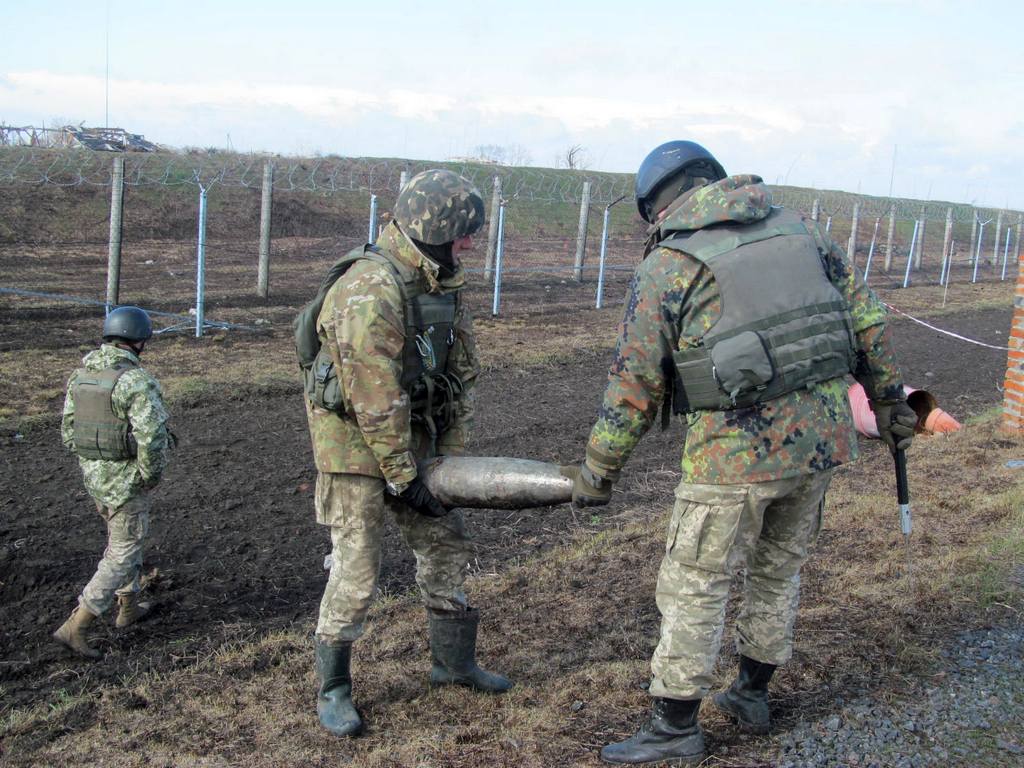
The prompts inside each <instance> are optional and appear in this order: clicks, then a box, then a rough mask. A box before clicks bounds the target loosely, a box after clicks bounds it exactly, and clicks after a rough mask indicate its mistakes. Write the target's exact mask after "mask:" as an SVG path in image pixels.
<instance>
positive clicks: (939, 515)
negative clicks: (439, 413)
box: [0, 416, 1024, 767]
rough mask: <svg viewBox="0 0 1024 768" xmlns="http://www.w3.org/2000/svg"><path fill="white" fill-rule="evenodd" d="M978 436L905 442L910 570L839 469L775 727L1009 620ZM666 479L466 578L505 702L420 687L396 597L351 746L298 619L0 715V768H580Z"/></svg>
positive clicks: (1007, 530) (1011, 511)
mask: <svg viewBox="0 0 1024 768" xmlns="http://www.w3.org/2000/svg"><path fill="white" fill-rule="evenodd" d="M996 424H997V421H996V419H995V418H993V417H991V416H990V417H988V418H987V419H986V420H984V421H981V422H978V423H973V424H972V425H971V426H970V427H969V428H967V429H965V430H963V431H961V432H959V433H955V434H952V435H949V436H946V437H937V438H931V439H921V440H918V441H917V442H916V443H915V445H914V448H913V450H912V453H911V461H910V481H911V492H912V504H913V512H914V525H915V528H914V534H913V539H912V556H913V559H912V564H911V566H910V567H909V568H908V565H907V561H906V553H905V550H904V547H903V542H902V537H901V535H900V533H899V528H898V516H897V510H896V502H895V493H894V491H893V488H892V486H893V481H892V480H891V478H892V470H891V459H890V457H889V455H888V454H887V453H886V452H885V451H884V450H881V449H880V448H879V447H878V446H874V445H872V446H871V447H870V448H869V450H868V451H867V455H866V456H865V457H864V458H863V459H862V460H861V461H860V462H858V463H857V464H854V465H851V466H850V467H848V468H844V469H842V470H841V471H840V472H839V473H838V474H837V476H836V479H835V482H834V483H833V487H832V489H831V490H830V492H829V496H828V509H827V520H826V528H825V531H824V533H823V535H822V538H821V541H820V542H819V551H818V553H817V554H816V556H815V557H814V558H812V560H811V562H810V563H809V564H808V566H807V568H806V569H805V572H804V579H803V598H802V602H803V607H802V610H801V615H800V620H799V624H798V630H797V648H796V653H795V656H794V659H793V661H792V662H791V663H790V664H788V665H787V666H785V667H784V668H783V669H782V670H781V671H780V673H779V675H778V676H777V683H776V684H773V687H774V693H775V696H774V700H775V707H776V716H777V717H776V721H777V723H778V727H779V729H780V730H786V729H787V728H788V727H789V726H790V725H791V724H792V723H793V722H794V721H796V720H797V719H799V718H807V717H813V716H815V715H817V714H821V713H823V712H826V711H830V710H831V708H832V707H833V702H834V699H835V697H836V696H839V695H844V693H845V692H847V691H849V692H856V691H860V690H864V689H865V688H866V687H870V688H871V689H873V690H875V691H877V692H878V695H880V696H885V695H887V694H886V692H887V691H892V692H896V691H898V690H899V688H900V686H901V681H902V680H903V679H904V678H906V677H907V676H910V675H913V674H915V673H919V672H920V671H921V670H922V669H923V668H927V667H928V666H930V665H931V664H932V663H933V662H934V660H935V650H936V649H937V648H938V647H940V646H941V643H942V639H943V638H944V637H946V636H948V634H949V633H950V632H951V631H953V630H954V629H955V628H962V627H965V626H970V625H972V624H977V623H982V622H986V621H990V620H994V619H996V618H997V617H998V616H1000V615H1004V614H1008V613H1010V612H1013V611H1019V610H1020V608H1021V607H1022V604H1024V600H1022V592H1021V585H1020V583H1019V581H1015V574H1018V573H1019V571H1020V568H1021V563H1022V555H1024V553H1022V548H1024V545H1022V543H1021V542H1022V540H1024V537H1022V532H1024V530H1022V529H1024V513H1022V499H1024V476H1022V475H1021V471H1020V470H1011V469H1008V468H1007V467H1006V466H1005V465H1006V461H1007V460H1008V459H1010V458H1016V457H1019V456H1020V453H1021V449H1022V448H1024V439H1021V438H1019V437H1010V436H1007V435H1004V434H1002V433H1000V432H999V431H998V429H997V426H996ZM965 473H968V474H969V476H970V482H964V476H965ZM677 479H678V475H677V474H676V473H675V472H673V471H670V470H657V471H654V470H652V471H649V472H646V473H638V474H637V475H636V476H634V475H631V474H630V473H629V472H628V471H627V473H626V476H625V477H624V478H623V487H624V488H627V489H628V490H629V491H630V498H631V499H636V498H640V499H641V500H642V503H640V504H632V505H630V506H627V507H623V506H622V505H612V506H611V507H610V508H608V509H607V511H602V512H601V514H602V515H604V516H605V519H606V520H607V521H608V522H611V523H613V525H612V526H611V527H609V528H607V529H605V530H603V531H602V532H600V533H597V534H594V533H592V532H586V533H584V532H582V531H580V532H576V533H571V532H570V533H568V534H566V538H565V540H564V543H563V544H562V545H561V546H559V547H557V548H555V549H552V550H549V551H547V552H546V553H544V554H542V555H538V556H537V557H536V558H535V559H532V560H530V561H528V562H524V563H521V564H520V565H518V566H515V567H512V568H510V569H509V570H508V571H507V572H504V573H500V574H493V573H491V574H478V575H476V576H473V577H471V579H470V583H469V584H468V589H469V592H470V593H471V594H472V595H473V598H474V602H475V603H476V604H478V605H480V606H482V607H483V609H484V620H483V623H482V628H481V640H480V656H481V660H482V663H484V664H485V665H487V666H489V667H492V668H494V669H497V670H500V671H504V672H507V673H509V674H511V675H512V676H513V677H514V678H515V680H516V682H517V686H516V688H515V689H514V690H513V691H512V692H511V693H510V694H509V695H507V696H504V697H487V696H481V695H478V694H474V693H472V692H469V691H466V690H461V689H459V690H455V689H448V690H438V691H431V690H429V689H428V688H427V687H426V684H425V681H426V678H427V672H428V669H429V651H428V647H427V633H426V622H425V619H424V616H423V610H422V608H421V607H420V605H419V601H418V599H417V597H416V595H414V594H407V595H396V596H391V597H390V598H389V599H388V600H384V601H380V602H378V603H377V604H376V605H375V607H374V609H373V611H372V615H371V621H370V623H369V627H368V631H367V633H366V635H365V637H364V638H363V639H362V640H361V641H360V642H359V643H358V644H357V645H356V649H355V658H354V664H353V670H354V676H355V680H356V688H355V690H356V694H355V695H356V701H357V704H358V705H359V706H360V708H361V709H362V711H363V714H364V716H365V719H366V722H367V724H368V732H367V734H366V735H365V736H364V737H362V738H360V739H357V740H337V739H333V738H331V737H330V736H329V735H328V734H326V732H325V731H323V730H322V729H321V728H320V727H319V725H318V724H317V722H316V716H315V712H314V690H315V682H314V679H313V670H312V650H311V646H310V641H309V633H310V631H311V628H312V626H311V623H306V624H304V625H302V626H296V627H295V628H294V629H292V630H288V631H284V632H271V633H266V634H260V633H259V632H258V631H255V630H252V631H243V630H241V629H240V630H239V633H238V636H237V641H236V642H232V643H230V644H228V645H225V646H223V647H221V648H220V649H219V650H218V651H216V652H215V653H212V654H210V655H208V656H205V657H202V658H195V659H191V660H182V663H181V665H180V666H179V667H178V668H177V669H174V670H172V671H169V672H166V673H162V674H154V673H149V672H147V671H145V670H139V672H138V673H137V674H135V675H131V676H129V677H127V678H125V679H124V680H122V681H120V682H119V683H116V684H110V685H108V686H107V687H106V688H104V689H103V690H100V691H94V692H93V693H91V694H84V695H83V696H81V697H78V698H77V699H76V700H75V701H74V702H63V703H62V702H60V701H57V702H55V704H56V706H55V707H49V706H37V707H35V708H33V709H30V710H26V711H9V712H6V713H5V714H4V718H5V719H4V722H3V726H2V730H0V740H2V743H3V744H4V749H5V756H6V758H7V760H8V761H9V764H10V765H30V764H51V763H57V762H67V761H69V760H74V761H78V762H79V763H81V764H102V765H125V766H128V765H140V766H141V765H175V766H176V765H236V764H245V765H253V766H285V765H314V766H319V765H337V764H339V763H344V764H347V765H353V766H361V767H369V766H374V767H376V766H474V767H475V766H504V765H508V766H512V765H515V766H551V765H594V766H596V765H598V764H599V761H598V758H597V749H598V747H599V746H600V745H602V744H604V743H606V742H608V741H610V740H613V739H617V738H620V737H622V736H623V735H625V734H628V733H629V732H631V730H632V728H633V727H634V726H635V724H636V723H637V721H638V720H639V718H640V717H641V714H642V711H643V710H644V709H645V707H646V706H647V695H646V693H645V691H644V690H643V689H642V687H641V686H642V684H643V683H645V682H646V680H647V678H648V675H649V672H648V666H647V664H648V659H649V656H650V653H651V651H652V649H653V647H654V644H655V642H656V639H657V628H658V622H659V618H658V615H657V612H656V609H655V607H654V601H653V592H654V581H655V578H656V571H657V567H658V563H659V561H660V558H661V554H662V551H663V548H664V542H663V537H664V528H665V524H666V519H667V514H668V510H669V507H670V503H671V489H672V486H673V485H674V483H675V482H676V481H677ZM648 500H650V503H647V502H648ZM734 609H735V606H734V605H731V607H730V616H731V615H732V614H733V612H734ZM311 621H312V617H311V618H310V622H311ZM730 640H731V638H730V637H728V636H727V638H726V642H725V643H724V645H723V658H722V661H721V664H720V666H719V669H718V679H719V682H721V683H723V684H724V683H725V682H726V681H727V679H728V677H729V676H730V675H731V672H732V667H733V664H734V659H733V655H732V651H731V642H730ZM704 723H705V726H706V727H707V729H708V733H709V735H708V743H709V747H710V749H711V751H712V753H713V754H718V755H719V757H720V759H722V760H725V761H726V762H725V763H724V764H733V765H741V764H742V765H749V764H751V762H752V761H755V764H761V762H768V761H770V760H771V759H772V757H771V756H772V754H773V742H772V741H771V739H762V740H754V741H748V740H745V739H743V738H742V737H741V736H739V735H738V734H737V732H736V731H735V730H734V729H733V728H732V727H730V726H727V725H726V723H725V722H724V720H723V719H722V718H721V717H720V716H718V715H716V714H714V713H710V712H709V713H707V714H706V715H705V716H704ZM726 747H727V748H728V757H727V758H726V757H725V755H724V754H722V752H723V749H724V748H726ZM716 759H719V758H716ZM736 761H739V762H736ZM756 761H760V762H756Z"/></svg>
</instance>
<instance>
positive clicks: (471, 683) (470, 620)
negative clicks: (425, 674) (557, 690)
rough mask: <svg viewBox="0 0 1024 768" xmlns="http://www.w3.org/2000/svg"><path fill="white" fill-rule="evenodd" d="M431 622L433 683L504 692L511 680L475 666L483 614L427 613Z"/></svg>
mask: <svg viewBox="0 0 1024 768" xmlns="http://www.w3.org/2000/svg"><path fill="white" fill-rule="evenodd" d="M427 616H428V617H429V619H430V652H431V656H432V657H433V661H434V665H433V667H432V668H431V670H430V684H431V685H432V686H438V685H464V686H466V687H467V688H472V689H474V690H477V691H482V692H484V693H504V692H505V691H507V690H508V689H509V688H511V687H512V681H511V680H509V679H508V678H507V677H503V676H502V675H495V674H492V673H490V672H485V671H484V670H482V669H480V667H478V666H477V665H476V630H477V626H478V625H479V623H480V612H479V611H478V610H476V609H475V608H467V609H466V610H464V611H431V610H428V611H427Z"/></svg>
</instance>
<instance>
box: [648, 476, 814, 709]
mask: <svg viewBox="0 0 1024 768" xmlns="http://www.w3.org/2000/svg"><path fill="white" fill-rule="evenodd" d="M831 479H832V471H831V470H829V471H826V472H818V473H815V474H809V475H802V476H800V477H794V478H788V479H786V480H773V481H770V482H765V483H751V484H742V485H699V484H688V483H681V484H680V485H679V487H678V488H676V503H675V507H674V508H673V510H672V519H671V522H670V523H669V531H668V541H667V543H666V546H665V556H664V558H663V559H662V562H661V570H660V571H659V573H658V586H657V603H658V609H659V610H660V611H661V617H662V619H661V639H660V641H659V643H658V647H657V649H656V650H655V651H654V657H653V658H652V659H651V671H652V673H653V680H652V682H651V687H650V693H651V695H653V696H660V697H665V698H671V699H697V698H703V697H704V696H706V695H707V693H708V691H709V689H710V688H711V686H712V684H713V680H712V671H713V669H714V666H715V661H716V659H717V658H718V650H719V647H720V646H721V643H722V631H723V628H724V624H725V605H726V601H727V600H728V597H729V586H730V583H731V581H732V576H733V574H734V573H735V572H736V571H737V570H738V569H740V568H742V567H743V566H744V565H746V573H745V578H744V581H743V607H742V609H741V611H740V614H739V616H738V617H737V619H736V638H737V639H736V647H737V650H738V651H739V652H740V653H741V654H743V655H744V656H748V657H750V658H752V659H755V660H757V661H760V662H764V663H767V664H782V663H783V662H785V661H787V660H788V659H789V657H790V656H791V655H792V650H793V626H794V623H795V621H796V612H797V606H798V603H799V597H800V568H801V566H802V565H803V564H804V562H805V561H806V560H807V556H808V554H809V551H810V549H811V548H812V547H813V546H814V544H815V543H816V541H817V538H818V533H819V532H820V530H821V521H822V513H823V509H824V503H825V491H826V490H827V489H828V484H829V482H830V481H831Z"/></svg>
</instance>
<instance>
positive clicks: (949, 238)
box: [939, 207, 953, 285]
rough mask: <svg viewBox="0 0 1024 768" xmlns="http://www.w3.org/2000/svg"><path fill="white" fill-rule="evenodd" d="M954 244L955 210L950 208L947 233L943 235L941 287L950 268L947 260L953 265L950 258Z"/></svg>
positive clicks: (947, 214)
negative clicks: (951, 246)
mask: <svg viewBox="0 0 1024 768" xmlns="http://www.w3.org/2000/svg"><path fill="white" fill-rule="evenodd" d="M952 243H953V209H952V207H950V208H947V209H946V231H945V232H944V233H943V235H942V270H941V273H940V275H939V284H940V285H941V284H942V281H943V279H944V276H945V272H946V270H947V269H948V268H949V267H948V266H947V265H946V260H947V258H948V259H949V264H950V265H952V258H950V257H951V256H952V254H951V253H950V245H952Z"/></svg>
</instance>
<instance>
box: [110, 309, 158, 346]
mask: <svg viewBox="0 0 1024 768" xmlns="http://www.w3.org/2000/svg"><path fill="white" fill-rule="evenodd" d="M152 335H153V324H152V323H151V322H150V321H149V315H147V314H146V310H144V309H140V308H139V307H118V308H117V309H114V310H111V312H110V314H108V315H107V318H106V320H104V321H103V340H104V341H110V340H111V339H124V340H125V341H146V340H147V339H149V338H150V337H152Z"/></svg>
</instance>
